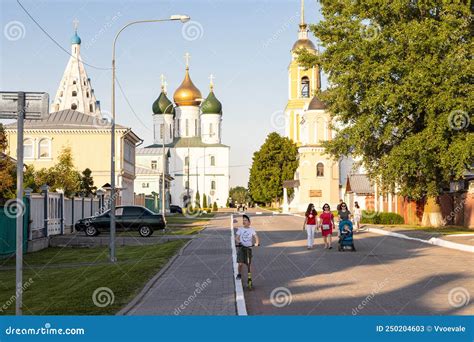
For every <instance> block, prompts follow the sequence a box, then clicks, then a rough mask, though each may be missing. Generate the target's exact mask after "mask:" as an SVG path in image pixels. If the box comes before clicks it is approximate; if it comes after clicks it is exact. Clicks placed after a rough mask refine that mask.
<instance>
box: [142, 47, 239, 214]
mask: <svg viewBox="0 0 474 342" xmlns="http://www.w3.org/2000/svg"><path fill="white" fill-rule="evenodd" d="M186 56H187V58H186V70H185V76H184V80H183V82H182V83H181V85H180V86H179V87H178V88H177V89H176V90H175V92H174V95H173V101H174V104H173V103H172V102H171V101H170V100H169V99H168V97H167V91H166V84H165V82H164V80H163V77H162V85H161V93H160V94H159V96H158V98H157V99H156V100H155V102H154V103H153V105H152V110H153V136H154V138H153V145H150V146H147V147H145V148H138V149H137V150H136V179H135V192H136V193H144V194H152V193H153V192H155V193H157V194H160V193H161V192H162V191H161V187H162V183H161V179H162V177H160V175H161V176H162V170H163V168H164V170H165V175H166V177H165V178H166V180H165V186H166V188H167V190H166V192H167V197H166V198H167V205H169V204H174V205H179V206H186V205H187V203H192V205H193V206H194V205H195V203H196V194H197V193H199V204H200V205H201V206H202V205H203V202H204V196H205V197H206V202H207V204H208V207H211V206H212V204H213V203H214V202H215V203H216V204H217V206H218V207H225V206H226V203H227V199H228V196H229V177H230V175H229V152H230V147H229V146H227V145H224V144H222V104H221V102H220V101H219V100H218V99H217V98H216V96H215V94H214V84H213V77H212V75H211V77H210V79H211V82H210V91H209V94H208V96H207V97H206V98H205V99H203V98H202V95H201V92H200V91H199V89H198V88H197V87H196V86H195V85H194V83H193V82H192V80H191V77H190V76H189V55H188V54H186ZM163 152H164V153H163ZM163 155H164V157H165V160H164V161H163Z"/></svg>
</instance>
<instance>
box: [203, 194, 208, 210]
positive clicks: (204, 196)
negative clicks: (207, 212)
mask: <svg viewBox="0 0 474 342" xmlns="http://www.w3.org/2000/svg"><path fill="white" fill-rule="evenodd" d="M202 207H203V208H207V196H206V194H202Z"/></svg>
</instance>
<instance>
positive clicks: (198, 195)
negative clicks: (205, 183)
mask: <svg viewBox="0 0 474 342" xmlns="http://www.w3.org/2000/svg"><path fill="white" fill-rule="evenodd" d="M195 200H196V201H195V204H196V206H197V207H200V206H201V195H200V194H199V190H198V191H196V198H195Z"/></svg>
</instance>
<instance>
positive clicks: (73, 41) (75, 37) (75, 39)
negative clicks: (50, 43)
mask: <svg viewBox="0 0 474 342" xmlns="http://www.w3.org/2000/svg"><path fill="white" fill-rule="evenodd" d="M71 44H81V38H80V37H79V36H78V35H77V30H76V31H75V32H74V35H73V36H72V38H71Z"/></svg>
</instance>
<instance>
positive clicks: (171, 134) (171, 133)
mask: <svg viewBox="0 0 474 342" xmlns="http://www.w3.org/2000/svg"><path fill="white" fill-rule="evenodd" d="M169 127H170V138H173V129H172V128H171V124H169Z"/></svg>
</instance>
